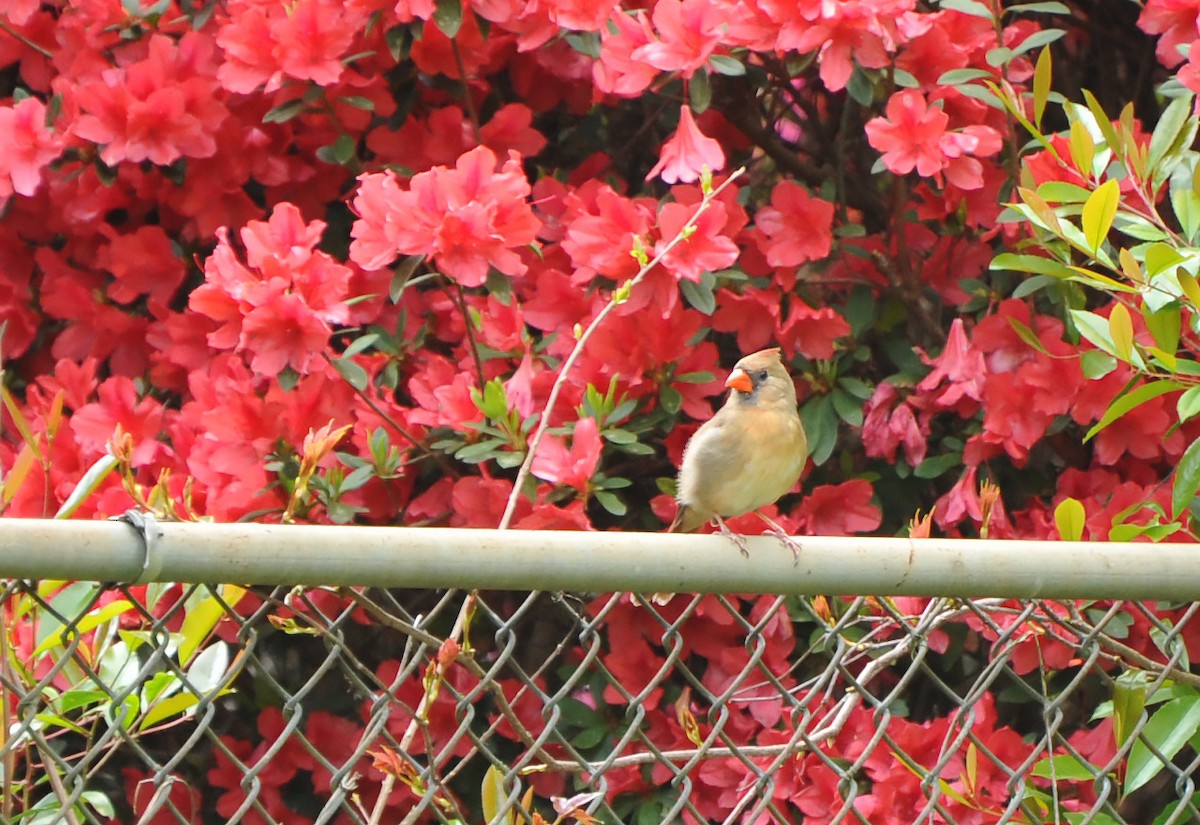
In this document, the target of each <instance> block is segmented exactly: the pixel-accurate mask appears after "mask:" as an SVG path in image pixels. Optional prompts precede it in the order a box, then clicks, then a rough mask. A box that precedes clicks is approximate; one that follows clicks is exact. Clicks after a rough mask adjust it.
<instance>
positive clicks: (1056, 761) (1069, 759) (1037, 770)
mask: <svg viewBox="0 0 1200 825" xmlns="http://www.w3.org/2000/svg"><path fill="white" fill-rule="evenodd" d="M1097 772H1098V771H1097V769H1096V768H1094V767H1092V766H1091V765H1088V764H1086V763H1084V762H1080V761H1079V760H1078V759H1076V758H1075V757H1074V756H1071V755H1070V754H1062V755H1061V756H1052V757H1050V758H1049V759H1041V760H1038V762H1037V763H1035V764H1034V766H1033V769H1032V770H1031V771H1030V774H1031V775H1032V776H1037V777H1040V778H1042V779H1053V780H1055V781H1058V782H1090V781H1092V780H1094V779H1095V778H1096V774H1097Z"/></svg>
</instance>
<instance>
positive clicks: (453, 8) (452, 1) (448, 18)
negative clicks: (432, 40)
mask: <svg viewBox="0 0 1200 825" xmlns="http://www.w3.org/2000/svg"><path fill="white" fill-rule="evenodd" d="M433 22H434V23H435V24H437V27H438V28H439V29H441V30H442V34H444V35H446V37H448V38H450V39H451V40H453V39H454V37H455V36H456V35H457V34H458V30H459V29H460V28H461V27H462V22H463V10H462V3H460V2H459V0H437V8H436V9H435V10H434V12H433Z"/></svg>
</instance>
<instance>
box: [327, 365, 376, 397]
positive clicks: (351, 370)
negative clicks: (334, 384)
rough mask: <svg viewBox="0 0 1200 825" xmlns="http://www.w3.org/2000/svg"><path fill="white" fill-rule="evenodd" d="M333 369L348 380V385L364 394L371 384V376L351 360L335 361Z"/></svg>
mask: <svg viewBox="0 0 1200 825" xmlns="http://www.w3.org/2000/svg"><path fill="white" fill-rule="evenodd" d="M333 368H334V369H335V370H337V371H338V374H339V375H340V376H342V378H344V379H346V383H347V384H349V385H350V386H352V387H354V389H356V390H358V391H359V392H363V391H364V390H365V389H366V388H367V385H368V384H370V383H371V376H369V375H368V374H367V371H366V370H365V369H363V368H362V367H361V366H359V365H358V363H356V362H355V361H353V360H352V359H350V358H335V359H333Z"/></svg>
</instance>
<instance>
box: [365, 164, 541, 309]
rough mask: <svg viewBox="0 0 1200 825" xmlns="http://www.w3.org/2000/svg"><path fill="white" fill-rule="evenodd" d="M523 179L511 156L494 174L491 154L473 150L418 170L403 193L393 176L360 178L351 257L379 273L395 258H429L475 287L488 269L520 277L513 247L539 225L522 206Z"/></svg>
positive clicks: (525, 183)
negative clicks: (449, 164)
mask: <svg viewBox="0 0 1200 825" xmlns="http://www.w3.org/2000/svg"><path fill="white" fill-rule="evenodd" d="M528 195H529V181H527V180H526V179H525V175H524V173H523V172H522V171H521V166H520V161H519V160H518V158H517V156H516V155H515V154H512V155H510V156H509V159H508V160H507V161H505V163H504V165H503V166H502V167H501V168H500V169H499V171H497V169H496V156H495V155H494V154H493V153H492V151H491V150H490V149H487V148H486V147H482V146H481V147H477V148H475V149H472V150H471V151H470V152H467V153H466V154H464V155H463V156H462V157H460V158H459V159H458V162H457V164H456V165H455V168H454V169H449V168H446V167H444V166H438V167H434V168H433V169H431V170H429V171H428V172H422V173H420V174H418V175H416V176H415V177H413V179H412V180H411V181H410V182H409V188H408V189H407V190H404V189H401V188H400V184H399V181H398V180H397V178H396V176H395V174H393V173H391V172H387V173H384V174H368V175H363V176H361V177H360V178H359V189H358V194H357V196H356V197H355V198H354V209H355V211H356V212H357V213H358V216H359V219H358V220H356V221H355V222H354V227H353V229H352V230H351V235H352V236H353V237H354V242H353V243H351V245H350V257H351V259H352V260H353V261H355V263H357V264H359V265H360V266H362V267H363V268H364V269H381V268H383V267H385V266H387V265H388V264H390V263H391V262H392V261H393V260H394V259H395V258H396V256H397V255H428V256H430V257H431V258H432V259H433V261H434V263H435V264H436V265H437V266H438V267H439V268H440V269H441V270H442V271H443V272H445V273H446V274H447V275H448V276H450V277H451V278H454V279H455V280H456V281H458V282H459V283H461V284H462V285H463V286H479V285H480V284H482V283H483V282H484V280H485V279H486V277H487V270H488V266H489V265H490V266H494V267H496V268H497V269H499V270H500V271H501V272H503V273H505V274H506V275H521V274H523V273H524V272H525V269H526V267H525V264H524V263H522V261H521V259H520V256H519V255H517V254H516V253H515V252H514V251H513V247H519V246H523V245H525V244H527V243H530V242H532V241H533V239H534V238H535V237H536V234H537V229H538V225H539V222H538V220H537V218H536V217H535V216H534V214H533V211H532V210H531V209H530V208H529V205H528V204H527V203H526V202H525V198H526V197H527V196H528Z"/></svg>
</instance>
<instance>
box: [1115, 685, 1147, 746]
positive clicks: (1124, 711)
mask: <svg viewBox="0 0 1200 825" xmlns="http://www.w3.org/2000/svg"><path fill="white" fill-rule="evenodd" d="M1146 683H1147V674H1146V673H1144V672H1143V671H1140V670H1129V671H1126V672H1125V673H1122V674H1121V675H1120V676H1118V677H1117V678H1116V681H1115V682H1114V683H1113V698H1112V717H1113V744H1114V745H1116V746H1117V747H1118V748H1121V747H1123V746H1124V745H1125V742H1126V741H1128V739H1129V737H1130V735H1132V734H1133V729H1134V728H1135V727H1137V724H1138V722H1139V721H1141V718H1142V711H1143V710H1145V708H1146Z"/></svg>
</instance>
